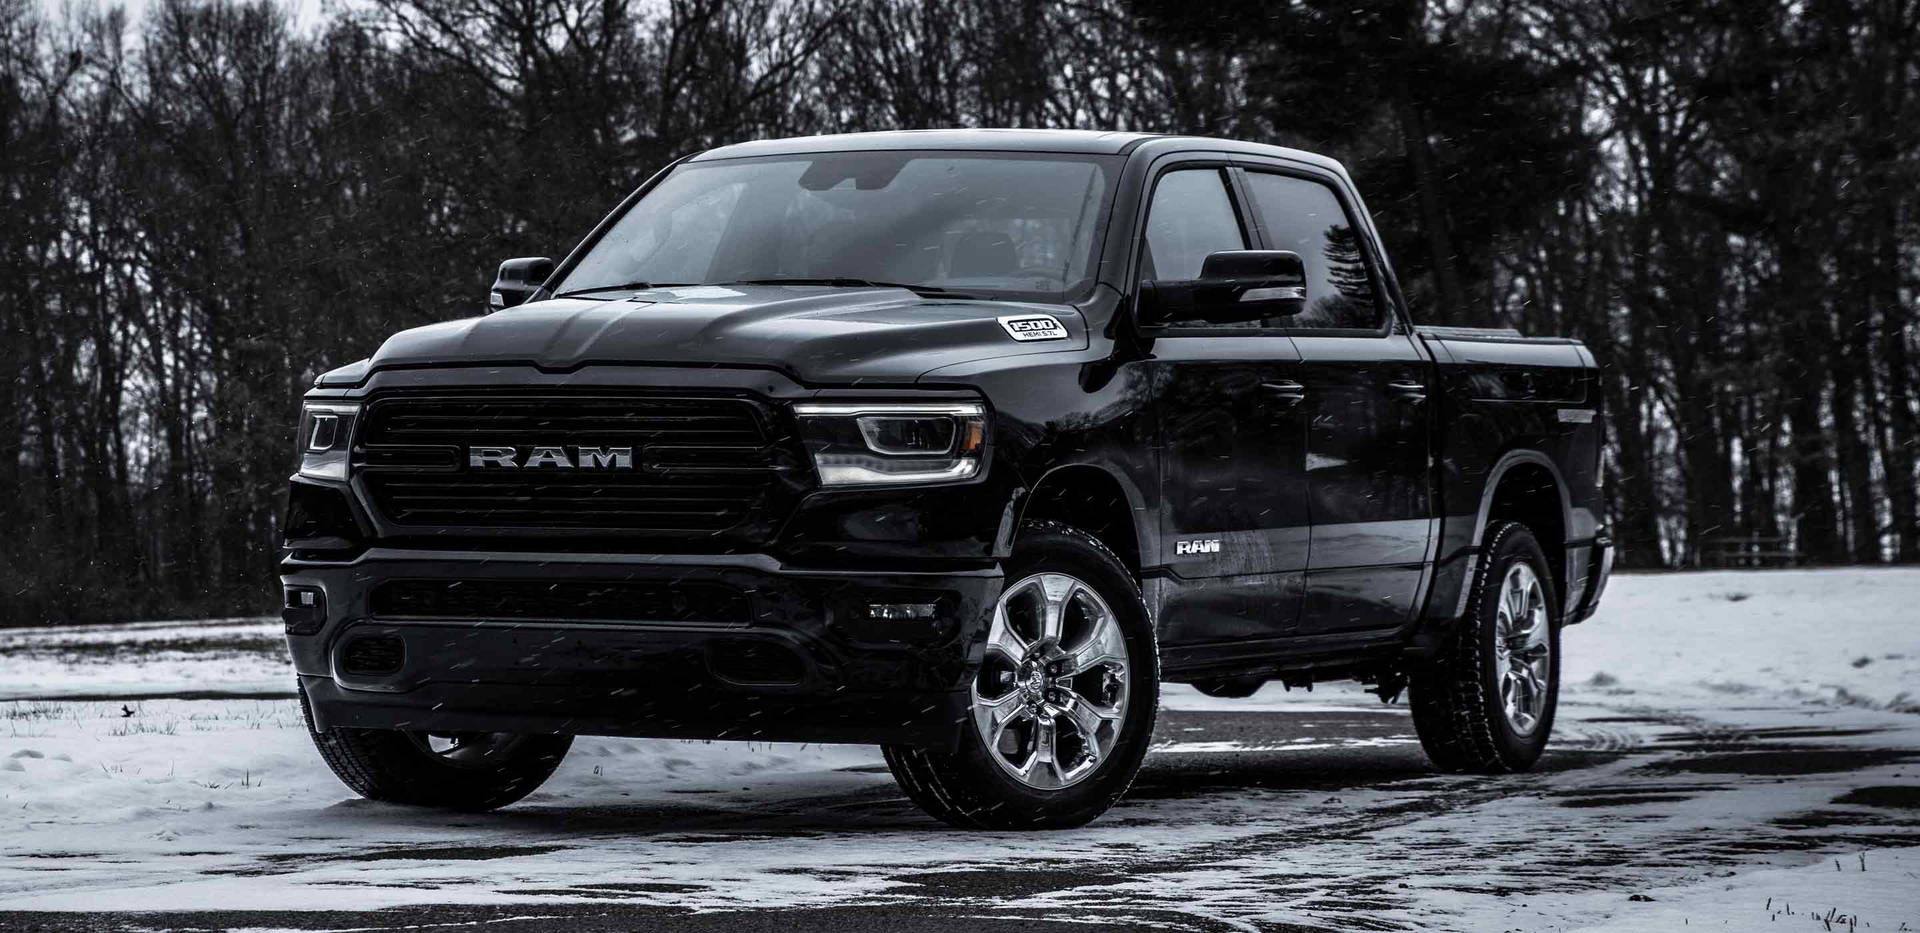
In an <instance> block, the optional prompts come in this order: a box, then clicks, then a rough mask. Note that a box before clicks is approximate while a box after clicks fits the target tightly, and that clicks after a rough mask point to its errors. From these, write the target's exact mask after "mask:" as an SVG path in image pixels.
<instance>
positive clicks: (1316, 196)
mask: <svg viewBox="0 0 1920 933" xmlns="http://www.w3.org/2000/svg"><path fill="white" fill-rule="evenodd" d="M1247 187H1248V188H1249V189H1251V191H1252V192H1253V213H1254V216H1255V217H1257V218H1259V222H1260V228H1261V229H1262V231H1264V232H1265V233H1266V238H1267V248H1268V249H1285V250H1292V251H1293V252H1296V253H1299V254H1300V260H1301V262H1302V263H1304V264H1305V265H1306V268H1307V310H1305V311H1304V312H1301V313H1300V314H1297V315H1295V316H1293V317H1292V318H1290V319H1288V321H1287V325H1286V326H1288V327H1297V328H1302V329H1307V328H1341V329H1354V330H1379V329H1380V327H1381V325H1382V324H1384V323H1385V316H1384V314H1383V313H1382V312H1383V311H1384V310H1385V309H1384V308H1382V307H1381V306H1380V303H1379V300H1378V299H1377V298H1376V297H1375V293H1374V289H1373V279H1372V277H1371V276H1370V275H1369V274H1368V273H1367V263H1366V258H1365V257H1364V256H1363V255H1362V250H1363V249H1364V245H1363V244H1362V243H1361V242H1360V233H1359V231H1358V230H1355V229H1354V227H1353V224H1352V222H1351V218H1349V217H1348V216H1347V212H1346V211H1345V210H1344V209H1342V208H1341V206H1340V199H1339V198H1337V197H1335V196H1334V194H1333V189H1331V188H1328V187H1327V186H1326V185H1323V184H1321V183H1319V182H1317V181H1308V180H1306V179H1304V178H1295V177H1292V176H1290V175H1276V174H1273V173H1270V172H1248V173H1247Z"/></svg>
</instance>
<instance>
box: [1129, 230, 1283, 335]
mask: <svg viewBox="0 0 1920 933" xmlns="http://www.w3.org/2000/svg"><path fill="white" fill-rule="evenodd" d="M1306 308H1307V270H1306V265H1305V264H1304V263H1302V262H1301V261H1300V254H1299V253H1295V252H1292V251H1290V250H1283V249H1272V250H1264V249H1236V250H1225V251H1222V252H1218V253H1213V254H1212V255H1209V256H1208V257H1207V260H1206V262H1204V263H1202V264H1201V266H1200V277H1199V278H1197V279H1161V280H1158V281H1151V282H1141V283H1140V290H1139V293H1138V303H1137V304H1136V305H1135V308H1134V316H1135V320H1137V321H1139V322H1140V325H1141V326H1143V327H1160V326H1164V325H1165V324H1166V323H1167V322H1168V321H1187V320H1194V319H1199V320H1202V321H1206V322H1207V323H1209V324H1244V323H1246V322H1248V321H1259V320H1264V319H1266V318H1270V317H1289V316H1292V315H1295V314H1299V313H1300V312H1302V311H1304V310H1306Z"/></svg>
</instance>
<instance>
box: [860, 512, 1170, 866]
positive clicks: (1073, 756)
mask: <svg viewBox="0 0 1920 933" xmlns="http://www.w3.org/2000/svg"><path fill="white" fill-rule="evenodd" d="M1005 569H1006V580H1007V585H1006V588H1005V589H1004V590H1003V591H1002V593H1001V596H1000V599H999V601H998V603H996V604H995V606H994V611H993V618H992V620H991V622H990V623H989V626H988V631H987V645H986V653H985V659H984V660H983V661H982V663H981V665H980V671H979V673H978V674H977V675H976V676H975V678H974V680H973V683H972V684H971V685H970V687H969V690H968V701H969V702H968V710H967V717H966V721H965V722H964V723H962V724H961V735H960V737H959V743H958V745H959V747H958V748H957V750H955V751H953V752H950V753H949V752H939V751H931V750H927V749H916V748H909V747H905V746H889V747H887V748H886V750H885V751H886V759H887V765H888V766H889V767H890V768H891V769H892V771H893V775H894V777H895V779H897V780H898V781H899V782H900V786H901V788H902V789H904V790H905V791H906V793H907V796H908V797H910V798H912V799H913V801H914V802H915V803H917V804H919V805H920V807H921V808H922V809H924V810H926V811H927V812H928V813H930V814H932V815H934V816H936V817H939V818H940V819H942V820H945V821H946V822H948V823H951V824H953V825H956V826H965V827H971V828H982V829H1052V828H1062V827H1070V826H1079V825H1082V824H1085V823H1087V822H1088V821H1090V820H1092V819H1094V818H1095V817H1097V816H1099V815H1100V814H1101V813H1104V812H1106V810H1107V808H1108V807H1111V806H1113V804H1114V802H1115V801H1117V800H1119V799H1120V796H1121V795H1122V794H1124V793H1125V792H1126V789H1127V787H1128V785H1130V784H1131V783H1132V782H1133V776H1134V774H1135V773H1136V772H1138V771H1139V769H1140V761H1141V758H1142V757H1143V756H1144V755H1145V754H1146V749H1147V743H1148V742H1149V741H1150V740H1151V738H1152V733H1153V720H1154V715H1155V713H1156V710H1157V707H1158V705H1159V701H1160V684H1159V666H1158V652H1157V649H1156V648H1155V645H1154V640H1153V627H1152V624H1151V622H1150V621H1149V619H1148V615H1147V609H1146V604H1145V603H1144V602H1143V601H1142V600H1141V598H1140V588H1139V586H1138V585H1137V584H1135V583H1134V581H1133V578H1132V576H1131V575H1130V574H1128V572H1127V569H1126V566H1125V565H1124V564H1122V563H1121V562H1120V560H1119V558H1118V557H1116V556H1114V554H1113V552H1112V551H1110V550H1108V549H1107V548H1106V546H1105V545H1103V544H1101V543H1100V542H1099V541H1098V540H1097V539H1095V538H1094V537H1093V536H1091V535H1088V534H1086V533H1085V532H1082V531H1080V530H1078V529H1076V528H1072V527H1069V526H1066V525H1061V524H1058V523H1054V522H1034V523H1030V524H1028V525H1026V526H1025V527H1023V528H1022V529H1021V534H1020V538H1019V539H1018V541H1017V542H1016V543H1015V545H1014V553H1013V556H1012V558H1010V559H1009V560H1008V561H1007V565H1006V568H1005Z"/></svg>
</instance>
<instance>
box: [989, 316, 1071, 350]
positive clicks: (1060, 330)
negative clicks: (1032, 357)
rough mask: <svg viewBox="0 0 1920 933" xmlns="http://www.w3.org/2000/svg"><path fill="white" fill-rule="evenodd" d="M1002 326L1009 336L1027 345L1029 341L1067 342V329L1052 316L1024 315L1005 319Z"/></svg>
mask: <svg viewBox="0 0 1920 933" xmlns="http://www.w3.org/2000/svg"><path fill="white" fill-rule="evenodd" d="M1000 326H1001V327H1004V328H1006V329H1007V336H1009V337H1012V338H1013V339H1015V340H1018V341H1020V342H1021V343H1025V342H1027V341H1029V340H1065V339H1067V329H1066V328H1065V327H1063V326H1061V324H1060V322H1059V321H1057V320H1055V319H1054V318H1053V316H1052V315H1050V314H1023V315H1021V316H1019V317H1003V318H1001V319H1000Z"/></svg>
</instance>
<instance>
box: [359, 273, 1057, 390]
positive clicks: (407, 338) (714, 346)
mask: <svg viewBox="0 0 1920 933" xmlns="http://www.w3.org/2000/svg"><path fill="white" fill-rule="evenodd" d="M1033 315H1049V316H1051V317H1052V318H1054V319H1055V320H1057V321H1058V322H1059V323H1060V324H1061V326H1062V328H1063V329H1064V331H1065V336H1064V337H1062V338H1059V339H1047V340H1023V341H1016V340H1014V339H1013V337H1012V334H1011V332H1010V331H1009V329H1008V328H1007V327H1006V326H1003V325H1002V323H1001V321H1000V319H1001V318H1006V317H1024V316H1033ZM1086 346H1087V329H1086V324H1085V322H1084V321H1083V320H1082V319H1081V317H1080V315H1079V313H1078V312H1076V311H1075V310H1074V309H1073V308H1072V307H1070V306H1066V305H1042V304H1027V303H1020V302H1004V301H979V300H964V299H955V298H939V297H933V298H923V297H920V296H918V295H916V294H914V293H913V292H910V291H907V290H906V289H901V288H862V289H845V288H819V287H810V286H740V287H725V286H714V285H704V286H690V287H681V288H660V289H653V290H650V291H645V292H639V293H636V294H634V295H633V296H631V297H618V298H614V299H612V300H597V299H586V298H561V299H553V300H549V301H540V302H535V303H533V304H528V305H523V306H521V307H518V308H512V309H509V310H506V311H501V312H498V313H496V314H492V315H488V316H486V317H478V318H468V319H465V320H459V321H448V322H446V323H443V324H430V325H428V326H426V327H417V328H414V329H413V330H408V331H402V332H400V333H398V334H395V335H394V336H393V337H391V338H389V339H388V340H387V342H386V344H385V345H384V346H382V347H381V348H380V350H379V352H378V353H376V354H374V356H373V359H372V360H371V363H372V367H373V368H374V369H380V368H383V367H395V366H423V365H435V364H443V363H530V364H533V365H535V366H538V367H540V368H542V369H560V370H564V369H572V368H575V367H578V366H581V365H585V364H590V363H608V364H620V363H654V364H667V365H678V366H686V365H702V364H711V365H719V366H752V367H765V368H768V369H776V370H780V371H782V372H785V373H787V374H788V375H790V376H793V377H794V378H796V379H798V380H800V381H802V382H814V383H819V382H838V383H852V382H857V381H861V380H867V381H890V382H912V381H914V380H916V379H918V378H919V377H920V376H921V374H923V373H926V372H927V371H929V370H932V369H936V368H939V367H942V366H950V365H953V364H956V363H965V362H970V361H973V360H979V359H986V358H991V357H1003V356H1014V355H1021V354H1029V353H1051V352H1057V351H1060V350H1079V349H1084V348H1086Z"/></svg>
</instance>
